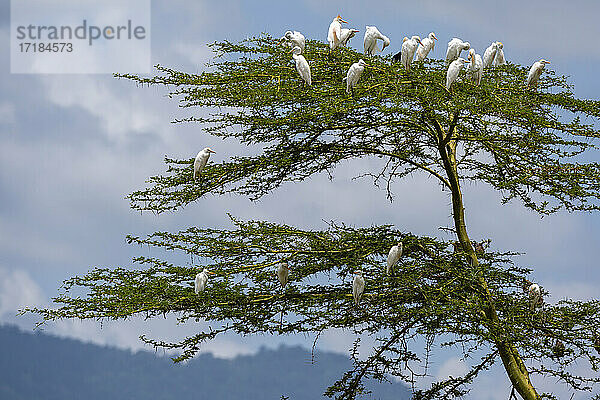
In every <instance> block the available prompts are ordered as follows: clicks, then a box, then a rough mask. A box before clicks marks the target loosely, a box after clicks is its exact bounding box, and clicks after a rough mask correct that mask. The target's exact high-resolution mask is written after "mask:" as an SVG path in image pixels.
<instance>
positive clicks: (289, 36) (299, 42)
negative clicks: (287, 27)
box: [279, 31, 306, 51]
mask: <svg viewBox="0 0 600 400" xmlns="http://www.w3.org/2000/svg"><path fill="white" fill-rule="evenodd" d="M279 41H280V42H283V43H284V44H286V45H287V46H290V47H292V48H293V47H295V46H298V47H300V50H302V51H304V47H305V45H306V39H305V38H304V35H303V34H301V33H300V32H298V31H287V32H286V33H285V35H283V36H282V37H281V39H279Z"/></svg>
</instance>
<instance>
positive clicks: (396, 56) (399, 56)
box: [392, 36, 408, 62]
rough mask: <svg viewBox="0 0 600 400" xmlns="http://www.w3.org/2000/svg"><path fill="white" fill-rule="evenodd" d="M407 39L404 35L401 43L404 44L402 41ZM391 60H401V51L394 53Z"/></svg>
mask: <svg viewBox="0 0 600 400" xmlns="http://www.w3.org/2000/svg"><path fill="white" fill-rule="evenodd" d="M407 40H408V38H407V37H406V36H404V39H402V44H404V42H406V41H407ZM400 49H402V48H400ZM392 60H394V61H395V62H400V61H402V51H399V52H397V53H396V54H394V56H393V57H392Z"/></svg>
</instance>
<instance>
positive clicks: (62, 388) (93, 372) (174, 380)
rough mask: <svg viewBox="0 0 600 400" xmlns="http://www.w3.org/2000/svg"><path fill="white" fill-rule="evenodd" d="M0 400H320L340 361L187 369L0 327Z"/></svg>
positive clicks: (293, 353)
mask: <svg viewBox="0 0 600 400" xmlns="http://www.w3.org/2000/svg"><path fill="white" fill-rule="evenodd" d="M0 349H1V352H0V399H7V400H8V399H10V400H38V399H39V400H69V399H74V400H75V399H76V400H79V399H86V400H106V399H110V400H121V399H122V400H136V399H144V400H149V399H153V400H154V399H156V400H161V399H164V400H175V399H177V400H181V399H211V400H212V399H219V400H221V399H222V400H226V399H235V400H238V399H244V400H255V399H256V400H267V399H273V400H279V399H280V398H281V396H282V395H285V396H289V398H290V400H304V399H307V400H308V399H311V400H312V399H317V398H323V397H322V393H323V392H324V390H325V389H326V388H327V386H328V385H330V384H331V383H333V382H334V381H335V380H336V379H337V378H339V377H340V376H341V374H342V372H343V371H345V369H346V368H348V367H349V366H350V361H349V359H348V358H346V357H344V356H342V355H339V354H335V353H327V352H318V353H317V354H316V362H315V364H311V363H310V352H309V351H307V350H305V349H303V348H301V347H285V346H283V347H280V348H279V349H277V350H268V349H261V350H260V351H259V352H258V353H257V354H256V355H253V356H240V357H237V358H235V359H232V360H222V359H218V358H214V357H213V356H212V355H208V354H203V355H200V356H198V357H197V358H196V359H194V360H192V361H191V362H189V363H187V364H185V365H184V364H181V365H179V364H177V365H174V364H173V362H172V361H171V360H170V359H169V358H167V357H158V356H156V355H154V354H153V353H150V352H137V353H135V354H132V353H131V352H129V351H124V350H119V349H115V348H109V347H102V346H97V345H93V344H86V343H82V342H79V341H77V340H72V339H62V338H57V337H54V336H50V335H46V334H42V333H35V334H30V333H25V332H22V331H20V330H19V329H17V328H15V327H10V326H1V325H0ZM369 388H370V389H371V390H373V394H372V395H371V396H367V398H374V399H394V400H397V399H398V400H402V399H408V398H410V393H409V391H408V390H407V388H406V386H404V385H402V384H388V383H383V384H374V385H371V386H370V387H369Z"/></svg>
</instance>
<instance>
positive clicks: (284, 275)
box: [277, 262, 290, 288]
mask: <svg viewBox="0 0 600 400" xmlns="http://www.w3.org/2000/svg"><path fill="white" fill-rule="evenodd" d="M289 276H290V268H289V267H288V264H287V263H286V262H282V263H280V264H279V267H278V268H277V278H279V283H281V287H283V288H284V287H285V285H287V283H288V277H289Z"/></svg>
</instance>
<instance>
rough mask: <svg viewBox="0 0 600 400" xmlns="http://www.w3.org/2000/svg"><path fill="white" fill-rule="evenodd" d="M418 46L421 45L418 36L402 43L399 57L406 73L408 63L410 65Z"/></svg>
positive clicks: (408, 69)
mask: <svg viewBox="0 0 600 400" xmlns="http://www.w3.org/2000/svg"><path fill="white" fill-rule="evenodd" d="M419 44H422V43H421V38H420V37H418V36H413V37H411V38H410V39H408V40H406V41H404V42H403V43H402V54H401V55H400V61H401V62H402V65H403V66H404V68H405V69H406V70H407V71H410V63H412V60H413V58H414V57H415V53H416V51H417V47H419Z"/></svg>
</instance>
